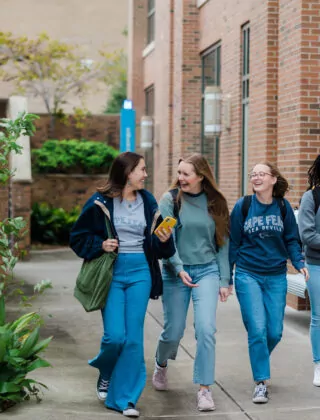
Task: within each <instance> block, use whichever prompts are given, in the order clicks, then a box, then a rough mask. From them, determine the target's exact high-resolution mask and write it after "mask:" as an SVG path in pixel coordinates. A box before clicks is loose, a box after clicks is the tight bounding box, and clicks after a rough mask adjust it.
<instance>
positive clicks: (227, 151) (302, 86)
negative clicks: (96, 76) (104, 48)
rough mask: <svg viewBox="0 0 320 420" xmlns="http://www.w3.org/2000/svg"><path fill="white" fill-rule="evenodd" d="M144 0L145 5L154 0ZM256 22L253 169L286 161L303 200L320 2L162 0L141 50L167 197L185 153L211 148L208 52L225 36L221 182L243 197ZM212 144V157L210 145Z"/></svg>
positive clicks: (316, 123) (159, 188)
mask: <svg viewBox="0 0 320 420" xmlns="http://www.w3.org/2000/svg"><path fill="white" fill-rule="evenodd" d="M141 3H143V7H144V8H145V7H146V1H142V2H139V4H140V6H141ZM140 18H141V21H140V26H136V31H135V33H129V39H130V38H132V39H131V42H132V43H134V39H135V38H134V37H135V36H137V33H138V32H139V27H141V28H142V27H143V21H142V20H143V15H141V16H140ZM248 22H249V23H250V99H249V101H250V102H249V134H248V139H249V140H248V142H249V143H248V168H246V169H247V170H248V169H249V168H250V167H252V166H253V165H254V164H255V163H257V162H259V161H262V160H266V159H267V160H271V161H273V162H276V163H277V164H278V166H279V168H280V170H281V172H282V173H283V174H284V175H285V176H286V177H287V178H288V180H289V183H290V185H291V191H290V193H289V194H288V198H289V200H290V202H291V204H292V205H293V206H295V205H297V204H298V202H299V199H300V197H301V195H302V193H303V192H304V191H305V189H306V181H307V175H306V173H307V169H308V167H309V166H310V165H311V163H312V161H313V159H314V158H315V157H316V156H317V155H318V154H319V153H320V54H319V51H320V3H319V0H265V1H263V2H258V1H256V0H243V1H241V2H239V1H238V0H225V1H224V2H217V1H214V0H209V1H208V2H206V3H205V4H204V5H203V6H202V7H201V8H197V7H196V1H191V0H183V1H178V0H171V1H169V0H164V1H161V2H157V4H156V28H157V29H156V39H155V49H154V50H153V51H152V55H150V57H145V58H144V59H143V58H142V51H141V50H139V51H137V50H135V53H134V54H136V55H135V58H136V59H137V60H139V63H140V64H141V62H143V61H144V71H143V73H141V74H140V77H138V85H137V86H143V87H146V84H148V83H151V81H152V83H154V85H155V98H156V99H155V101H156V107H155V122H156V127H155V130H156V131H155V136H156V148H155V160H154V161H155V173H156V177H155V181H154V190H155V192H156V195H157V197H159V196H160V195H161V194H162V193H163V192H164V191H165V189H166V188H167V187H168V185H169V183H170V182H171V180H172V175H174V173H175V170H176V162H177V158H178V157H179V156H180V155H188V154H190V153H192V152H200V150H201V148H200V145H201V142H200V134H201V131H200V129H201V125H200V121H201V107H200V104H201V69H200V65H201V53H202V52H203V51H205V50H206V49H208V48H209V47H211V46H213V45H214V44H216V43H217V42H219V41H220V42H221V88H222V92H223V95H224V96H225V95H230V97H231V129H230V130H226V129H224V127H223V128H222V133H221V135H220V156H219V182H220V188H221V189H222V191H223V192H224V194H225V195H226V197H227V199H228V202H229V206H230V208H232V206H233V204H234V203H235V201H236V200H237V199H238V198H239V196H240V194H241V174H242V172H243V168H242V110H241V98H242V96H241V95H242V92H241V65H242V46H241V44H242V41H241V33H242V31H241V28H242V26H243V25H244V24H246V23H248ZM143 30H144V31H145V26H144V27H143ZM141 79H142V81H141ZM132 83H133V87H134V82H132ZM137 99H138V92H137ZM140 100H143V99H142V97H141V96H140ZM137 105H139V106H141V107H142V104H140V103H139V104H137ZM206 143H210V141H209V142H208V141H207V142H206ZM206 150H207V152H206V153H207V157H208V159H209V160H210V161H212V151H213V149H212V147H210V144H208V147H207V149H206ZM292 299H293V298H292ZM299 305H300V304H298V303H297V302H296V306H299ZM300 306H301V305H300Z"/></svg>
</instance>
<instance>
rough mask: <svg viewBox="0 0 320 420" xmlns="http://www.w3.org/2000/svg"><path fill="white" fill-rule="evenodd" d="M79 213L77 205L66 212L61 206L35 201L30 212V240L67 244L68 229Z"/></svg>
mask: <svg viewBox="0 0 320 420" xmlns="http://www.w3.org/2000/svg"><path fill="white" fill-rule="evenodd" d="M79 214H80V208H79V207H75V208H74V209H73V210H71V211H70V212H68V211H66V210H64V209H62V208H53V207H51V206H49V204H47V203H35V204H34V205H33V206H32V213H31V239H32V241H33V242H41V243H45V244H59V245H66V244H68V242H69V233H70V230H71V228H72V226H73V224H74V223H75V221H76V220H77V219H78V217H79Z"/></svg>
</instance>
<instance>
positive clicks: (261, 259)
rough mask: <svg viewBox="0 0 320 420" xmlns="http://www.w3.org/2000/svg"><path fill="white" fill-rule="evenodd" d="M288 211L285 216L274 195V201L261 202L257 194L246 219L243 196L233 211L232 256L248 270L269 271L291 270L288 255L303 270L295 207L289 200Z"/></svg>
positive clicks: (260, 272)
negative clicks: (243, 209)
mask: <svg viewBox="0 0 320 420" xmlns="http://www.w3.org/2000/svg"><path fill="white" fill-rule="evenodd" d="M284 201H285V205H286V209H287V214H286V216H285V219H284V220H282V217H281V210H280V207H279V205H278V203H277V201H276V199H273V202H272V204H263V203H260V202H259V201H258V199H257V197H256V195H255V194H254V195H253V196H252V202H251V206H250V208H249V211H248V215H247V217H246V220H243V215H242V203H243V197H242V198H240V199H239V200H238V201H237V203H236V205H235V206H234V209H233V211H232V213H231V234H230V248H229V260H230V265H231V269H232V268H233V266H234V264H236V266H237V267H238V268H242V269H244V270H246V271H249V272H253V273H257V274H261V275H268V274H281V273H285V272H286V270H287V259H288V258H290V260H291V262H292V264H293V266H294V267H295V268H296V269H297V270H300V269H301V268H303V267H304V260H303V257H302V254H301V247H300V244H299V235H298V228H297V223H296V219H295V216H294V213H293V210H292V208H291V206H290V204H289V202H288V201H287V200H285V199H284Z"/></svg>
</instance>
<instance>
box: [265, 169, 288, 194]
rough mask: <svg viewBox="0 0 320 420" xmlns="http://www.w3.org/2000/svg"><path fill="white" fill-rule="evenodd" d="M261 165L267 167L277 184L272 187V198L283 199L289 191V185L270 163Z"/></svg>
mask: <svg viewBox="0 0 320 420" xmlns="http://www.w3.org/2000/svg"><path fill="white" fill-rule="evenodd" d="M261 165H265V166H268V168H269V169H270V173H271V175H272V176H274V177H276V178H277V182H276V183H275V184H274V186H273V191H272V196H273V197H277V198H283V197H284V196H285V194H286V193H287V192H288V191H289V183H288V181H287V180H286V178H285V177H284V176H283V175H282V174H281V172H280V171H279V169H278V168H277V166H276V165H274V164H273V163H271V162H268V161H266V162H261Z"/></svg>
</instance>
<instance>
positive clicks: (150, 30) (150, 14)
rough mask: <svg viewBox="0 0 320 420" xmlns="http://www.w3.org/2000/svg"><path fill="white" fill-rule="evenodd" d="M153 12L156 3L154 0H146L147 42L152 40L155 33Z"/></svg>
mask: <svg viewBox="0 0 320 420" xmlns="http://www.w3.org/2000/svg"><path fill="white" fill-rule="evenodd" d="M155 13H156V5H155V0H148V25H147V26H148V32H147V44H150V43H151V42H152V41H154V34H155Z"/></svg>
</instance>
